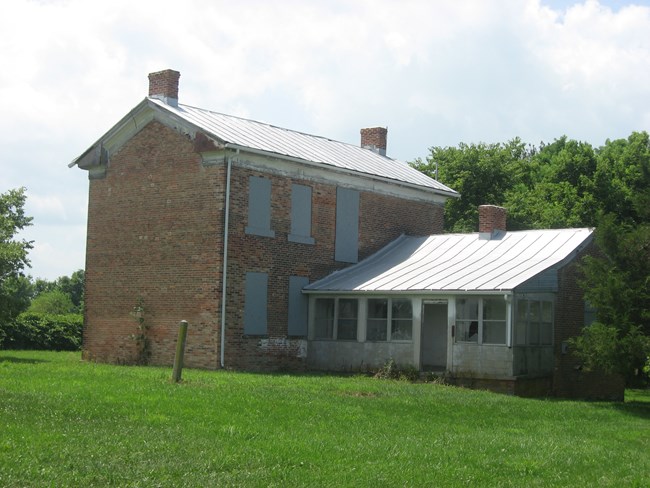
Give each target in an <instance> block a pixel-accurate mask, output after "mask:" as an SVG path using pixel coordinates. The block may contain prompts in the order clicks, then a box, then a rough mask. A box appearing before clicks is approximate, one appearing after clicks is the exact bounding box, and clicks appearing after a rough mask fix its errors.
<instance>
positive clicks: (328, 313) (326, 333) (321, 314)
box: [314, 298, 335, 339]
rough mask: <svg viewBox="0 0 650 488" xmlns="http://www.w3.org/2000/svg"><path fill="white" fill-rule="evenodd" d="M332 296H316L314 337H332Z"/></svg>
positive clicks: (333, 304) (333, 302) (333, 303)
mask: <svg viewBox="0 0 650 488" xmlns="http://www.w3.org/2000/svg"><path fill="white" fill-rule="evenodd" d="M334 306H335V301H334V299H333V298H317V299H316V305H315V318H314V337H315V338H316V339H334Z"/></svg>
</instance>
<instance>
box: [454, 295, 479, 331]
mask: <svg viewBox="0 0 650 488" xmlns="http://www.w3.org/2000/svg"><path fill="white" fill-rule="evenodd" d="M456 317H457V318H458V319H460V320H476V321H478V298H459V299H458V300H456ZM477 327H478V322H477Z"/></svg>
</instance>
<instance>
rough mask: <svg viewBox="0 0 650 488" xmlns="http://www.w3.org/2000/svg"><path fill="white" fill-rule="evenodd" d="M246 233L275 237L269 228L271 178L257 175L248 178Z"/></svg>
mask: <svg viewBox="0 0 650 488" xmlns="http://www.w3.org/2000/svg"><path fill="white" fill-rule="evenodd" d="M246 233H247V234H255V235H258V236H265V237H275V232H273V231H272V230H271V180H269V179H268V178H261V177H259V176H251V177H249V178H248V225H247V226H246Z"/></svg>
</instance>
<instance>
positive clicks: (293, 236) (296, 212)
mask: <svg viewBox="0 0 650 488" xmlns="http://www.w3.org/2000/svg"><path fill="white" fill-rule="evenodd" d="M288 239H289V240H290V241H291V242H300V243H302V244H313V243H314V238H313V237H312V236H311V187H309V186H304V185H291V233H290V234H289V237H288Z"/></svg>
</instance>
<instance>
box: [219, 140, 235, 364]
mask: <svg viewBox="0 0 650 488" xmlns="http://www.w3.org/2000/svg"><path fill="white" fill-rule="evenodd" d="M238 154H239V149H237V150H236V153H235V155H238ZM231 170H232V157H230V156H228V169H227V170H226V208H225V218H224V228H223V271H222V273H221V347H220V348H219V349H220V363H221V367H222V368H224V367H225V351H224V348H225V347H226V284H227V278H228V223H229V221H230V173H231Z"/></svg>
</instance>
